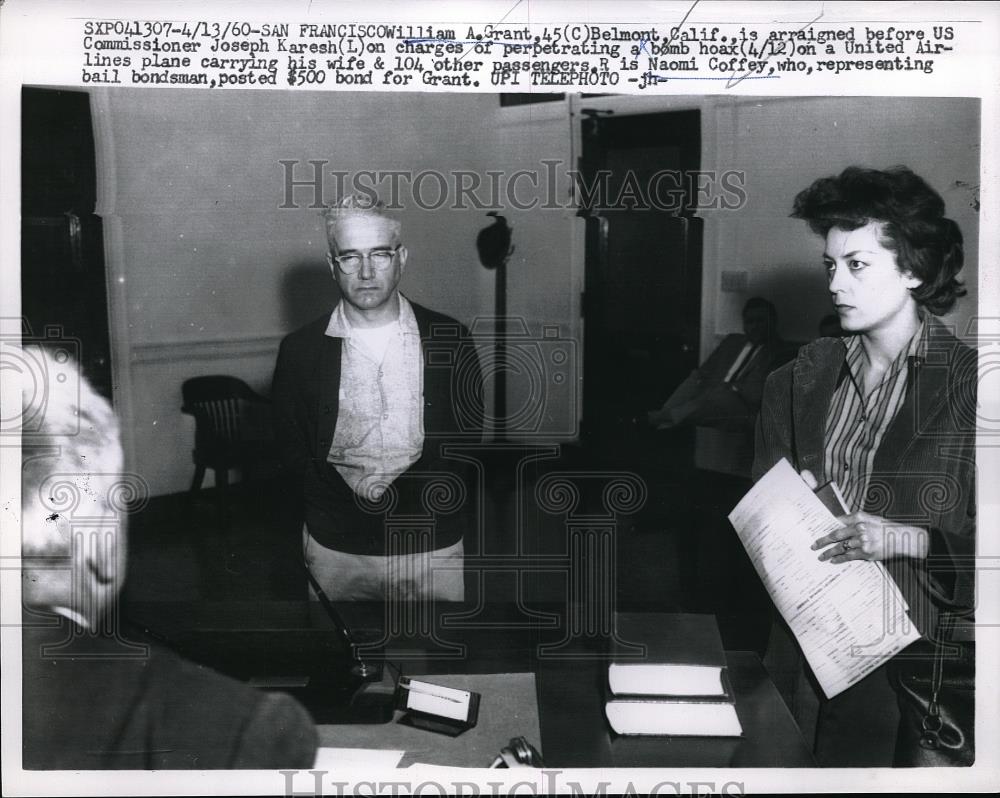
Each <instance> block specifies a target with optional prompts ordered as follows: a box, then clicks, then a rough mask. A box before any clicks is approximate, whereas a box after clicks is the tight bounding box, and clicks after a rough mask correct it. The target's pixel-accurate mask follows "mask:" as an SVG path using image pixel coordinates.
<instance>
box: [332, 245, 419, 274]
mask: <svg viewBox="0 0 1000 798" xmlns="http://www.w3.org/2000/svg"><path fill="white" fill-rule="evenodd" d="M400 246H401V245H400ZM397 252H399V246H396V247H393V248H392V249H373V250H372V251H371V252H367V253H365V252H357V253H351V254H348V255H333V254H329V255H327V258H329V259H330V261H331V262H333V261H336V262H337V266H338V267H339V268H340V270H341V271H342V272H343V273H344V274H355V273H356V272H357V271H358V270H359V269H360V268H361V264H362V263H364V262H365V260H367V261H368V262H369V263H370V264H371V265H372V268H373V269H374V270H375V271H377V272H380V271H383V270H385V269H388V268H389V267H390V266H391V265H392V259H393V258H395V257H396V253H397Z"/></svg>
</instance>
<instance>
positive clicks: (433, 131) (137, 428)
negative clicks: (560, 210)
mask: <svg viewBox="0 0 1000 798" xmlns="http://www.w3.org/2000/svg"><path fill="white" fill-rule="evenodd" d="M497 105H498V103H497V99H496V97H495V96H494V97H489V96H485V95H479V96H468V97H457V96H451V97H449V96H446V95H430V94H405V95H404V94H400V95H394V96H392V97H391V98H390V97H387V96H385V95H382V96H378V95H372V94H353V95H346V94H322V93H296V92H268V91H261V92H192V91H180V90H178V91H173V90H167V91H162V90H160V91H152V90H147V91H143V90H116V91H114V92H107V93H106V94H104V95H103V96H102V97H101V98H99V99H98V100H97V101H95V116H97V117H100V118H99V119H98V120H97V121H96V123H95V128H96V132H97V137H98V139H99V141H98V144H97V147H98V151H99V169H100V170H101V179H102V181H103V185H102V186H101V189H100V193H101V197H100V199H99V203H98V210H99V213H101V215H102V216H103V217H104V219H105V224H106V228H107V230H108V234H107V236H108V245H107V254H108V271H109V282H110V285H111V304H112V308H111V315H112V335H113V336H114V337H115V339H116V340H115V350H116V362H117V364H118V366H119V368H118V369H117V371H118V374H117V379H118V380H119V382H120V386H121V387H120V390H119V405H120V406H125V407H124V408H123V409H124V410H125V415H126V428H127V429H128V431H129V434H128V437H127V441H126V443H127V448H128V454H129V466H130V467H131V468H132V469H134V470H135V471H137V472H138V473H139V474H141V475H142V476H143V477H144V478H145V479H146V480H147V481H148V483H149V484H150V488H151V491H152V493H153V494H160V493H169V492H174V491H179V490H183V489H185V488H186V487H187V484H188V482H189V480H190V477H191V474H192V472H193V467H192V465H191V455H190V450H191V447H192V441H193V437H192V432H191V429H192V426H191V422H190V420H189V419H188V418H187V417H185V416H183V415H182V414H181V413H180V409H179V408H180V405H181V382H182V381H183V380H184V379H186V378H187V377H190V376H197V375H199V374H207V373H223V374H233V375H235V376H240V377H242V378H244V379H246V380H247V381H248V382H249V383H250V384H251V386H253V387H254V388H256V389H258V390H261V391H265V392H266V391H267V389H268V387H269V384H270V377H271V372H272V369H273V363H274V356H275V353H276V352H277V345H278V342H279V341H280V338H281V336H282V335H284V334H285V333H287V332H289V331H291V330H293V329H295V328H296V327H298V326H300V325H301V324H303V323H305V322H306V321H309V320H311V319H313V318H315V317H316V316H318V315H319V314H320V313H321V312H323V310H324V309H329V307H330V305H331V302H332V300H333V298H334V296H335V295H334V292H333V284H332V280H331V278H330V275H329V271H328V268H327V266H326V263H325V253H326V239H325V235H324V231H323V223H322V219H321V218H320V216H319V215H318V212H317V211H316V210H313V209H309V208H308V207H306V206H307V205H308V204H309V203H310V202H312V192H311V190H301V189H299V190H298V191H297V193H296V198H301V202H302V204H303V207H302V208H301V209H298V210H289V209H280V208H279V205H281V204H282V202H283V199H284V197H283V191H284V169H283V167H282V166H281V164H280V163H279V161H280V160H282V159H298V160H301V161H302V162H303V163H302V165H303V167H305V168H304V169H303V170H301V171H299V172H298V173H297V177H298V178H300V179H304V178H305V177H308V176H311V169H310V168H309V167H308V166H307V165H306V163H305V162H307V161H308V160H310V159H326V160H329V161H330V163H329V165H328V166H327V167H326V168H328V169H342V170H350V171H356V170H361V169H367V168H370V169H412V170H414V171H420V170H423V169H436V170H440V171H447V170H449V169H461V168H467V169H479V168H481V165H482V164H483V163H488V162H489V161H490V158H491V151H492V149H493V147H494V142H495V136H494V135H493V134H492V132H491V130H492V128H491V127H490V126H489V125H483V124H482V122H481V120H483V119H486V118H489V117H490V115H491V114H493V113H495V106H497ZM327 185H328V186H329V192H330V193H331V197H330V198H332V192H333V186H332V184H330V183H328V184H327ZM428 192H430V188H428ZM431 196H432V195H431ZM400 217H401V218H402V220H403V225H404V232H405V236H406V243H407V245H408V248H409V250H410V253H411V255H410V261H409V264H408V268H407V271H406V275H405V276H404V279H403V290H404V291H405V292H406V293H408V294H409V295H410V296H411V297H412V298H413V299H415V300H416V301H418V302H421V303H426V304H427V305H429V306H431V307H433V308H435V309H437V310H440V311H442V312H445V313H449V314H451V315H453V316H455V317H457V318H459V319H460V320H462V321H465V322H467V323H468V322H471V321H472V319H473V318H475V317H476V316H479V315H481V314H482V312H483V311H484V309H486V308H490V309H491V308H492V295H491V294H490V290H489V286H490V284H491V280H492V277H491V276H490V275H489V274H488V273H487V272H486V271H485V270H484V269H483V268H482V267H481V266H480V265H479V263H478V259H477V257H476V252H475V244H474V242H475V234H476V232H477V230H478V229H479V228H481V227H482V226H484V224H485V223H486V222H487V221H488V220H487V219H486V217H485V216H484V214H483V213H477V212H473V211H468V212H453V213H450V212H438V213H427V212H421V211H419V210H412V209H407V210H404V211H402V212H401V213H400Z"/></svg>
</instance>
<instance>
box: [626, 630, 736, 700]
mask: <svg viewBox="0 0 1000 798" xmlns="http://www.w3.org/2000/svg"><path fill="white" fill-rule="evenodd" d="M611 657H612V661H611V664H610V665H609V666H608V687H609V688H610V690H611V692H612V693H613V694H614V695H615V696H623V695H627V696H672V697H685V698H693V697H700V698H715V699H717V700H720V699H721V700H730V701H731V699H732V693H731V690H729V689H728V685H727V680H726V679H725V678H724V671H725V667H726V653H725V650H724V649H723V648H722V637H721V636H720V635H719V626H718V624H717V623H716V620H715V616H714V615H695V614H681V613H636V612H620V613H616V615H615V634H614V638H613V642H612V647H611Z"/></svg>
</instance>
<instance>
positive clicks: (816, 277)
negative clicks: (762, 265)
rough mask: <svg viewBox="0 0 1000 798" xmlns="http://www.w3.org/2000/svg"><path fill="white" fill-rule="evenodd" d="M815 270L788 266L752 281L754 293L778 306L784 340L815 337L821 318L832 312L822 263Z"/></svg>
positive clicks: (780, 327)
mask: <svg viewBox="0 0 1000 798" xmlns="http://www.w3.org/2000/svg"><path fill="white" fill-rule="evenodd" d="M816 272H817V273H816V274H812V275H810V274H806V273H803V272H801V271H799V270H798V269H792V268H791V267H790V266H789V268H788V269H787V270H783V271H782V272H780V273H778V272H775V273H773V274H772V275H770V276H769V277H767V278H758V279H757V280H756V281H755V283H754V294H756V295H758V296H762V297H766V298H767V299H769V300H771V301H772V302H773V303H774V304H775V306H776V307H777V308H778V331H779V333H780V334H781V336H782V337H783V338H785V339H786V340H789V341H796V340H798V341H808V340H811V339H813V338H815V337H816V329H817V326H818V325H819V322H820V319H822V318H823V317H824V316H826V315H827V314H829V313H831V312H832V311H833V305H832V304H831V303H830V293H829V291H827V288H826V276H825V275H824V274H823V269H822V266H821V265H819V264H817V265H816Z"/></svg>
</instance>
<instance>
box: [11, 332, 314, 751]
mask: <svg viewBox="0 0 1000 798" xmlns="http://www.w3.org/2000/svg"><path fill="white" fill-rule="evenodd" d="M24 354H25V356H26V357H27V358H30V359H32V360H34V361H35V362H36V363H39V364H45V367H46V372H47V374H48V375H55V374H59V375H60V376H61V377H68V379H64V380H63V381H61V382H60V381H59V380H57V379H49V380H48V382H47V383H46V384H45V389H44V390H43V391H38V392H36V395H34V396H30V397H29V396H28V395H27V392H25V394H24V397H25V399H24V402H23V405H22V410H23V415H22V418H23V419H32V420H33V424H32V426H36V427H37V430H38V431H37V432H34V433H31V434H27V433H26V434H25V435H24V436H23V438H22V456H21V468H22V483H21V535H22V543H21V547H22V548H21V551H22V557H21V559H22V566H21V574H22V578H21V590H22V604H23V613H22V618H23V630H22V690H23V692H22V716H23V717H22V730H23V738H22V743H23V767H24V768H25V769H27V770H42V769H44V770H105V769H130V770H159V769H178V768H190V769H198V770H203V769H214V768H255V769H256V768H260V769H276V768H308V767H311V766H312V765H313V763H314V761H315V755H316V745H317V739H316V728H315V726H314V725H313V722H312V720H311V718H310V717H309V715H308V713H307V712H306V711H305V709H303V708H302V707H301V706H300V705H299V704H298V703H296V702H295V701H294V700H293V699H292V698H290V697H289V696H286V695H282V694H270V693H263V692H260V691H257V690H254V689H253V688H251V687H248V686H246V685H243V684H241V683H239V682H237V681H235V680H233V679H230V678H228V677H225V676H222V675H220V674H218V673H215V672H214V671H211V670H209V669H207V668H204V667H201V666H199V665H195V664H193V663H190V662H187V661H185V660H183V659H181V658H180V657H178V656H177V655H175V654H174V653H172V652H170V651H168V650H166V649H162V648H160V647H158V646H155V645H150V646H148V647H147V648H145V649H144V648H143V646H142V645H138V644H136V643H133V642H131V641H128V640H125V639H123V637H122V635H121V633H120V631H119V629H118V628H117V623H116V617H117V606H116V604H117V601H118V595H119V591H120V589H121V587H122V584H123V582H124V577H125V562H126V531H125V528H124V523H125V518H124V512H118V511H117V510H116V509H115V508H114V507H113V504H114V493H115V492H116V491H118V489H119V488H121V487H122V482H121V480H122V451H121V446H120V444H119V437H118V423H117V420H116V419H115V416H114V413H113V412H112V410H111V407H110V406H109V405H108V403H107V402H106V401H105V400H104V399H103V398H102V397H100V396H99V395H97V394H96V393H95V392H94V390H93V389H92V388H91V386H90V385H89V384H88V383H87V382H86V380H85V379H84V378H83V377H82V376H81V375H80V374H79V372H78V370H77V367H76V365H75V364H74V363H58V364H57V363H56V361H55V359H54V358H53V357H52V355H51V354H49V353H47V352H46V351H45V350H44V349H40V348H38V347H26V348H25V350H24ZM67 504H71V505H72V506H66V505H67ZM57 505H58V506H57Z"/></svg>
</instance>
